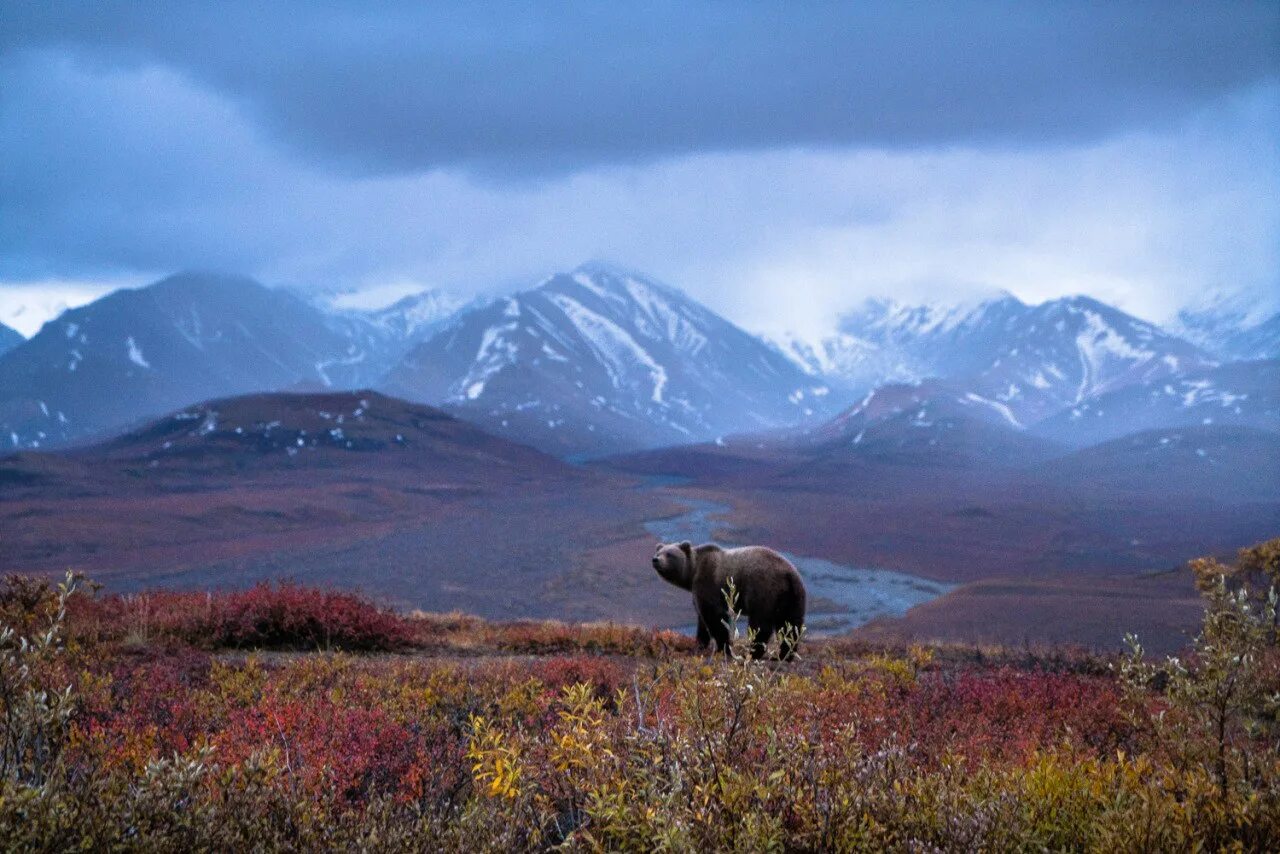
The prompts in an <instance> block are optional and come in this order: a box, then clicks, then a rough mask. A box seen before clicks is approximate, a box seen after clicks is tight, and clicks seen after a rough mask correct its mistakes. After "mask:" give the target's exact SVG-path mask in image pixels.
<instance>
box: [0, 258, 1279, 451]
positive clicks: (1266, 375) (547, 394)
mask: <svg viewBox="0 0 1280 854" xmlns="http://www.w3.org/2000/svg"><path fill="white" fill-rule="evenodd" d="M1278 328H1280V317H1275V316H1273V317H1270V318H1265V319H1261V320H1252V321H1249V322H1248V323H1245V322H1244V321H1243V320H1242V319H1241V317H1240V316H1237V315H1235V314H1233V313H1232V311H1230V310H1228V309H1224V311H1223V312H1222V314H1221V315H1215V314H1213V313H1212V312H1209V311H1203V310H1202V311H1198V312H1196V313H1194V314H1193V313H1184V314H1183V315H1182V316H1180V317H1179V320H1178V323H1177V325H1176V328H1175V329H1172V330H1166V329H1162V328H1160V327H1157V326H1155V325H1153V324H1150V323H1147V322H1145V321H1142V320H1140V319H1138V318H1135V317H1132V316H1131V315H1128V314H1126V313H1124V312H1122V311H1120V310H1118V309H1116V308H1114V307H1112V306H1109V305H1106V304H1104V303H1101V302H1099V301H1097V300H1094V299H1090V298H1087V297H1070V298H1063V299H1057V300H1052V301H1049V302H1045V303H1042V304H1040V305H1026V304H1024V303H1022V302H1021V301H1019V300H1018V299H1016V298H1014V297H1012V296H1010V295H1008V294H998V295H996V296H993V297H992V298H990V299H987V300H982V301H979V302H976V303H969V304H965V305H905V304H900V303H896V302H892V301H886V300H873V301H868V302H867V303H865V304H864V305H862V306H861V307H860V308H859V309H857V310H856V311H854V312H852V313H850V314H848V315H846V316H845V317H842V318H841V319H840V321H839V324H838V332H837V334H835V335H833V336H831V337H828V338H825V339H822V340H818V341H804V340H801V339H798V338H795V337H791V338H785V339H780V340H765V339H764V338H762V337H760V336H757V335H753V334H751V333H749V332H747V331H745V330H743V329H741V328H739V327H737V326H735V325H734V324H732V323H731V322H729V321H727V320H725V319H724V318H722V317H720V316H719V315H717V314H715V313H714V312H712V311H711V310H709V309H707V308H706V307H705V306H702V305H700V304H699V303H697V302H695V301H693V300H692V299H690V298H689V297H687V296H686V295H685V294H683V293H682V292H681V291H679V290H678V289H676V288H674V287H671V286H669V285H665V284H662V283H659V282H656V281H654V280H652V279H651V278H649V277H647V276H645V275H644V274H642V273H638V272H634V271H628V270H625V269H622V268H618V267H614V266H611V265H607V264H603V263H592V264H586V265H583V266H581V267H579V268H577V269H575V270H572V271H569V272H565V273H560V274H557V275H554V276H551V277H550V278H548V279H546V280H545V281H543V282H542V283H540V284H539V285H537V286H536V287H534V288H532V289H529V290H525V291H521V292H518V293H515V294H513V295H511V296H508V297H505V298H500V299H497V300H494V301H492V302H487V303H485V302H481V303H468V304H464V303H463V301H461V300H459V299H457V298H455V297H453V296H451V295H449V294H446V293H443V292H439V291H427V292H424V293H422V294H418V295H414V296H410V297H406V298H405V299H403V300H401V301H399V302H397V303H395V304H393V305H390V306H388V307H386V308H382V309H378V310H376V311H357V310H336V309H333V308H331V307H328V306H326V305H322V304H319V303H317V302H314V301H312V300H309V299H307V298H304V297H302V296H299V295H298V294H295V293H292V292H289V291H284V290H276V289H271V288H267V287H264V286H263V285H261V284H259V283H257V282H255V281H253V280H251V279H247V278H243V277H236V276H227V275H220V274H208V273H183V274H179V275H175V276H171V277H169V278H167V279H164V280H162V281H160V282H157V283H155V284H153V285H150V286H148V287H144V288H139V289H137V290H122V291H117V292H114V293H112V294H109V295H108V296H106V297H103V298H102V299H99V300H97V301H96V302H93V303H91V304H89V305H86V306H83V307H81V308H77V309H73V310H71V311H67V312H65V313H64V314H63V315H61V316H60V317H58V318H57V319H55V320H53V321H50V322H49V323H47V324H46V325H45V326H44V327H43V328H42V329H41V330H40V332H39V333H38V334H36V335H35V336H34V337H32V338H31V339H30V340H27V341H23V340H22V338H21V336H19V335H17V334H16V333H12V332H11V331H10V330H7V329H3V328H0V448H8V449H13V450H21V449H28V448H46V447H56V446H59V445H64V444H68V443H78V442H84V441H88V440H91V439H94V438H103V437H106V436H109V435H112V434H114V433H118V432H121V431H122V430H124V429H126V428H128V427H131V426H135V425H136V424H137V423H139V422H141V421H143V420H145V419H148V418H152V417H155V416H158V415H161V414H163V413H166V412H170V411H172V410H175V409H178V408H181V407H184V406H188V405H191V404H194V403H197V402H200V401H203V400H207V399H210V398H216V397H226V396H230V395H236V394H245V393H251V392H264V391H277V390H323V389H358V388H375V389H378V390H381V391H385V392H387V393H390V394H394V395H396V396H399V397H402V398H405V399H408V400H411V401H414V402H418V403H425V404H430V405H433V406H440V407H442V408H444V409H446V410H447V411H450V412H452V413H454V414H455V415H457V416H458V417H460V418H462V419H464V420H466V421H470V422H472V423H474V424H476V425H478V426H480V427H482V428H483V429H485V430H487V431H489V432H491V433H494V434H497V435H501V436H503V437H504V438H507V439H512V440H515V441H518V442H522V443H525V444H529V445H532V446H534V447H536V448H539V449H541V450H545V451H548V452H551V453H554V454H556V455H560V456H564V457H581V456H599V455H603V454H609V453H617V452H625V451H631V450H637V449H642V448H651V447H658V446H665V445H677V444H692V443H697V442H706V441H719V440H723V439H725V438H726V437H729V436H732V435H735V434H765V433H769V432H770V431H787V430H795V431H799V432H800V433H801V434H803V435H809V436H811V437H814V440H815V441H817V440H818V439H819V438H820V439H821V441H824V442H828V443H830V442H835V443H840V442H847V443H849V444H850V445H853V444H858V445H861V446H862V447H863V448H865V449H870V448H872V447H878V448H880V449H881V451H882V452H885V451H886V449H889V448H893V447H897V448H899V450H901V449H906V448H911V447H917V448H918V447H925V448H928V447H932V448H938V447H947V446H948V445H949V444H952V443H954V442H955V437H957V436H964V437H967V438H966V439H965V440H964V441H962V442H960V443H959V445H958V447H970V448H978V449H986V450H985V451H984V453H986V454H987V455H988V456H992V457H998V456H1000V455H1001V454H1007V455H1012V457H1016V458H1019V459H1023V458H1031V457H1034V456H1036V455H1037V454H1039V453H1040V452H1041V450H1042V449H1043V448H1044V447H1069V446H1075V447H1084V446H1086V445H1090V444H1095V443H1098V442H1102V441H1106V440H1111V439H1116V438H1119V437H1121V436H1125V435H1127V434H1131V433H1136V432H1138V431H1143V430H1152V429H1163V428H1178V427H1191V426H1205V425H1235V426H1239V427H1247V428H1252V429H1260V430H1265V431H1272V432H1275V431H1280V403H1278V401H1277V397H1278V392H1277V388H1280V382H1278V380H1280V372H1278V368H1277V366H1278V365H1280V363H1278V362H1277V361H1276V359H1277V357H1278V356H1280V337H1278V336H1277V329H1278ZM6 347H7V348H8V349H7V350H6ZM833 419H834V420H833ZM977 425H981V426H977ZM1002 434H1003V435H1002ZM1011 437H1018V438H1011ZM931 442H932V444H930V443H931Z"/></svg>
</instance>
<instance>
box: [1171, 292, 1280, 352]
mask: <svg viewBox="0 0 1280 854" xmlns="http://www.w3.org/2000/svg"><path fill="white" fill-rule="evenodd" d="M1172 328H1173V330H1174V331H1175V332H1176V333H1178V334H1180V335H1182V336H1183V337H1185V338H1187V340H1189V341H1194V342H1195V343H1196V344H1198V345H1200V346H1201V347H1203V348H1204V349H1205V350H1207V351H1208V352H1210V353H1213V354H1214V355H1215V356H1217V357H1218V358H1220V359H1223V360H1236V361H1249V360H1255V359H1280V312H1277V313H1273V314H1267V313H1266V309H1265V308H1263V307H1261V306H1259V305H1257V304H1256V300H1250V299H1249V298H1248V297H1245V296H1236V297H1234V298H1231V297H1225V296H1222V295H1214V297H1213V298H1211V299H1210V300H1209V301H1208V305H1207V306H1205V307H1201V308H1188V309H1184V310H1182V311H1180V312H1178V316H1177V318H1176V319H1175V320H1174V323H1173V325H1172Z"/></svg>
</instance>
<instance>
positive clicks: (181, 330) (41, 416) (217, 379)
mask: <svg viewBox="0 0 1280 854" xmlns="http://www.w3.org/2000/svg"><path fill="white" fill-rule="evenodd" d="M365 362H366V355H365V354H364V353H363V352H361V351H360V349H359V346H358V345H357V344H355V343H353V342H352V340H351V339H350V338H349V337H348V336H346V335H344V334H343V333H342V332H341V331H339V330H337V329H335V328H334V326H333V324H332V323H331V320H330V318H328V317H326V316H325V315H324V314H322V313H321V312H319V311H318V310H316V309H315V308H314V307H312V306H311V305H309V304H308V303H307V302H306V301H304V300H302V299H300V298H298V297H296V296H294V295H292V294H290V293H287V292H285V291H279V290H272V289H269V288H266V287H264V286H262V285H260V284H258V283H257V282H255V281H253V280H252V279H247V278H243V277H238V276H227V275H219V274H206V273H183V274H179V275H175V276H170V277H169V278H167V279H164V280H162V281H160V282H157V283H155V284H153V285H149V286H147V287H144V288H138V289H136V290H119V291H115V292H113V293H111V294H108V295H107V296H105V297H103V298H102V299H99V300H97V301H95V302H93V303H90V304H89V305H86V306H83V307H80V308H75V309H71V310H69V311H67V312H65V313H63V314H62V315H61V316H59V317H58V318H56V319H55V320H52V321H50V322H48V323H46V324H45V325H44V327H43V328H42V329H41V330H40V332H39V333H37V334H36V335H35V336H34V337H33V338H31V339H30V340H29V341H27V342H25V343H23V344H21V345H20V346H18V347H16V348H14V349H13V350H11V351H9V352H8V353H6V354H4V355H3V356H0V444H2V445H3V446H6V447H11V448H27V447H43V446H47V445H51V444H57V443H60V442H66V441H72V440H75V439H79V438H82V437H86V436H89V435H92V434H95V433H98V432H101V431H108V430H112V429H115V428H118V427H123V426H125V425H128V424H130V423H131V422H134V421H136V420H138V419H140V418H143V417H149V416H153V415H157V414H159V413H162V412H165V411H168V410H171V409H174V408H176V407H179V406H184V405H186V404H189V403H194V402H196V401H199V400H204V399H207V398H211V397H220V396H227V395H231V394H240V393H245V392H251V391H264V390H275V389H282V388H288V387H292V386H297V385H305V386H312V387H325V386H336V387H350V386H354V385H358V384H359V380H360V379H361V377H360V376H359V375H358V372H357V371H356V370H355V369H356V368H358V367H359V366H361V365H362V364H364V363H365Z"/></svg>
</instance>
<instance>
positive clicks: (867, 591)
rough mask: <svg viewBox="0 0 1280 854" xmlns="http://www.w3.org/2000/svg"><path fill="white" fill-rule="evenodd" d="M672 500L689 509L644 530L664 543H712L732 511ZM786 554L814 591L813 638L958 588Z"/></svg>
mask: <svg viewBox="0 0 1280 854" xmlns="http://www.w3.org/2000/svg"><path fill="white" fill-rule="evenodd" d="M678 483H680V481H677V480H674V479H670V478H664V479H662V480H661V481H657V482H655V483H653V484H652V485H651V486H650V488H659V487H662V486H670V485H676V484H678ZM670 497H671V498H672V500H674V501H678V502H679V503H681V504H684V505H685V506H686V507H687V508H688V509H687V511H686V512H684V513H681V514H679V515H677V516H670V517H668V518H665V519H653V520H650V521H649V522H646V523H645V529H646V530H648V531H649V533H651V534H653V535H654V536H655V537H657V538H658V539H659V540H661V541H662V542H664V543H670V542H679V541H681V540H689V541H691V542H693V543H695V544H697V543H705V542H708V541H710V540H712V539H713V537H712V531H713V530H714V528H715V527H716V520H715V519H714V518H713V517H717V516H719V517H723V515H724V514H726V513H728V512H729V511H730V509H732V508H730V506H729V505H728V504H720V503H718V502H715V501H707V500H705V499H701V498H691V497H688V496H684V495H671V496H670ZM721 545H723V546H725V547H726V548H732V546H733V544H730V543H723V542H722V543H721ZM782 554H784V555H785V556H786V558H787V560H789V561H791V562H792V563H793V564H795V567H796V569H798V570H799V571H800V575H801V577H803V578H804V583H805V588H806V589H807V590H808V592H809V613H808V617H807V619H806V621H805V622H806V627H805V633H806V634H807V635H809V636H810V637H826V636H831V635H839V634H843V633H845V632H848V631H850V630H851V629H855V628H857V627H858V626H861V625H863V624H865V623H868V622H870V621H871V620H873V619H875V618H876V617H899V616H901V615H903V614H905V613H906V612H907V610H908V609H910V608H913V607H915V606H916V605H920V604H922V603H924V602H928V601H930V600H932V599H936V598H937V597H939V596H941V595H943V594H944V593H947V592H949V591H950V590H952V589H954V587H955V585H952V584H945V583H943V582H940V581H932V580H930V579H926V578H919V577H917V576H914V575H907V574H906V573H902V572H893V571H892V570H888V569H863V568H860V567H853V566H845V565H843V564H839V563H834V562H832V561H829V560H824V559H822V558H818V557H804V556H803V555H797V554H792V553H791V552H782ZM694 628H695V627H694V626H692V625H690V626H687V627H684V628H683V629H682V630H684V631H689V632H692V631H693V630H694Z"/></svg>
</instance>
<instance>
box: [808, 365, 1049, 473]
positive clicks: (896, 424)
mask: <svg viewBox="0 0 1280 854" xmlns="http://www.w3.org/2000/svg"><path fill="white" fill-rule="evenodd" d="M806 444H807V445H808V448H807V450H808V452H809V453H810V454H811V455H813V459H812V460H811V461H810V463H809V465H811V466H822V465H830V464H832V463H834V462H835V461H836V460H835V458H837V457H846V458H847V457H851V456H856V457H859V458H862V459H865V460H876V461H880V462H889V463H895V464H900V465H923V466H938V465H942V466H970V467H971V466H978V467H990V466H998V467H1005V466H1017V465H1024V464H1027V463H1030V462H1035V461H1037V460H1043V459H1047V458H1049V457H1051V456H1053V455H1054V454H1055V453H1058V452H1059V451H1060V448H1061V446H1059V445H1058V444H1057V443H1055V442H1052V441H1048V440H1046V439H1043V438H1040V437H1037V436H1032V435H1029V434H1027V433H1025V432H1023V431H1022V430H1021V429H1019V427H1018V426H1017V425H1016V424H1015V423H1013V418H1012V416H1011V414H1010V412H1009V410H1008V408H1007V406H1006V405H1005V404H1002V403H998V402H996V401H991V400H988V399H986V398H982V397H979V396H978V395H976V394H974V393H972V392H965V391H962V390H958V389H954V388H951V387H949V386H948V385H946V384H945V383H942V382H940V381H936V380H933V381H928V380H927V381H924V382H920V383H911V384H892V385H886V386H881V387H880V388H877V389H876V390H875V391H872V392H870V393H869V394H868V395H867V396H866V397H865V398H864V399H863V400H862V401H860V402H859V403H857V404H855V405H854V406H852V407H850V408H849V409H847V410H845V411H844V412H842V413H841V414H840V415H838V416H836V417H835V418H834V419H833V420H831V421H829V422H828V423H826V424H824V425H822V426H821V427H818V428H816V429H814V430H812V431H810V432H809V433H808V442H807V443H806Z"/></svg>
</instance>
